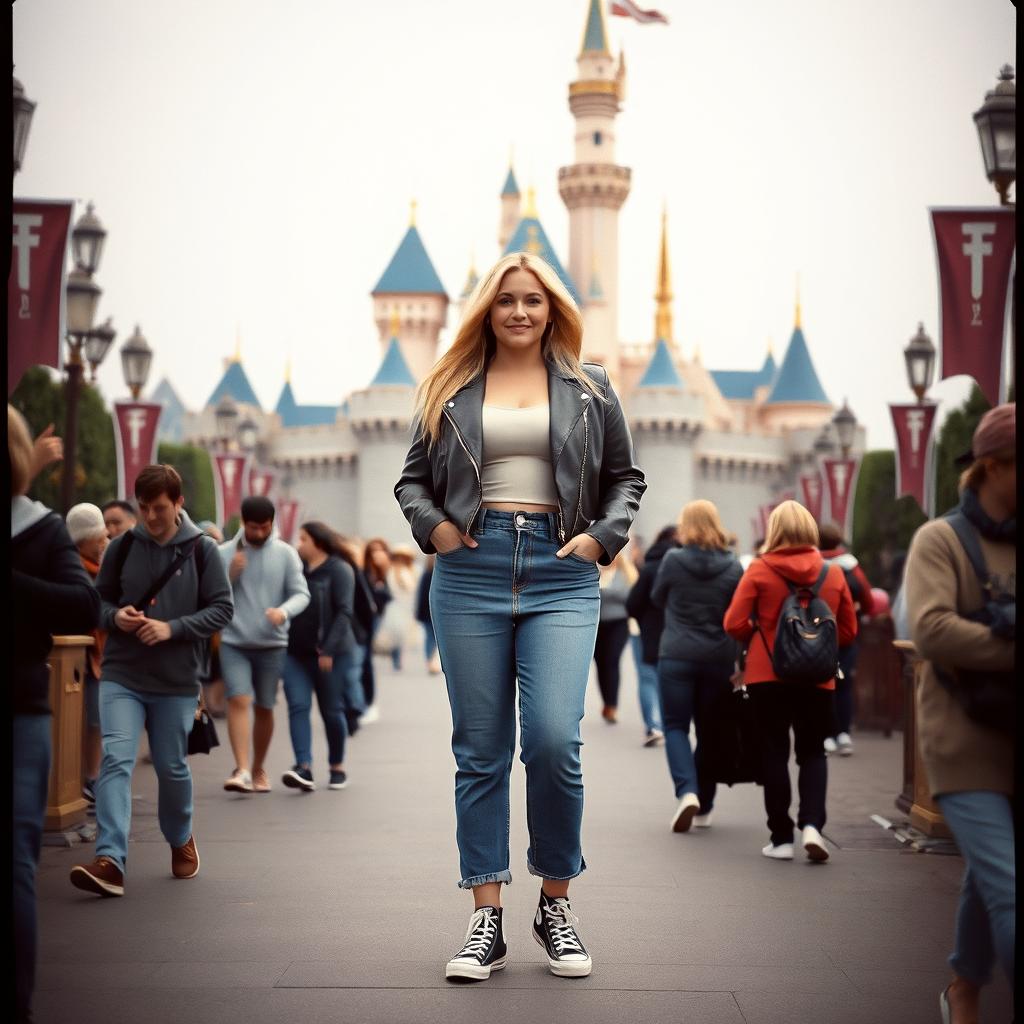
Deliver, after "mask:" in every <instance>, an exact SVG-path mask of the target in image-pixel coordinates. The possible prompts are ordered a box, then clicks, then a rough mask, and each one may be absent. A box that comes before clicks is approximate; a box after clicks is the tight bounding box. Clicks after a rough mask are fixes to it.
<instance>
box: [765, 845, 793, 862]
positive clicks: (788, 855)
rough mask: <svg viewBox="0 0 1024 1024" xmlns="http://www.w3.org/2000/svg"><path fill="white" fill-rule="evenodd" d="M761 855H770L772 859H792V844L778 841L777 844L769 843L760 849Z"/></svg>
mask: <svg viewBox="0 0 1024 1024" xmlns="http://www.w3.org/2000/svg"><path fill="white" fill-rule="evenodd" d="M761 856H762V857H770V858H771V859H772V860H792V859H793V844H792V843H780V844H779V845H778V846H772V844H771V843H769V844H768V845H767V846H765V847H764V848H763V849H762V850H761Z"/></svg>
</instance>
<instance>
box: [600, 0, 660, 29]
mask: <svg viewBox="0 0 1024 1024" xmlns="http://www.w3.org/2000/svg"><path fill="white" fill-rule="evenodd" d="M608 9H609V10H610V11H611V12H612V14H617V15H618V16H619V17H620V18H632V19H633V20H634V21H639V22H640V24H641V25H646V24H648V23H649V22H652V21H660V22H661V23H662V24H663V25H667V24H668V18H666V17H665V15H664V14H662V13H661V11H655V10H653V9H652V10H646V11H645V10H644V9H643V8H642V7H637V5H636V4H635V3H633V0H611V3H610V4H609V5H608Z"/></svg>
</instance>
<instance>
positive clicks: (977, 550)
mask: <svg viewBox="0 0 1024 1024" xmlns="http://www.w3.org/2000/svg"><path fill="white" fill-rule="evenodd" d="M946 522H948V523H949V525H950V526H952V527H953V532H954V533H955V534H956V535H957V539H958V540H959V541H960V543H961V545H962V546H963V549H964V551H965V553H966V554H967V560H968V561H969V562H970V563H971V568H972V569H973V570H974V572H975V575H976V576H977V577H978V581H979V582H980V583H981V589H982V590H984V591H986V592H987V591H990V590H991V589H992V584H991V581H990V580H989V572H988V566H987V565H986V564H985V556H984V555H983V554H982V552H981V542H980V541H979V540H978V533H977V531H976V530H975V528H974V526H973V525H972V524H971V522H970V521H969V520H968V518H967V516H965V515H964V514H963V513H962V512H960V511H953V512H951V513H950V514H949V515H948V516H946Z"/></svg>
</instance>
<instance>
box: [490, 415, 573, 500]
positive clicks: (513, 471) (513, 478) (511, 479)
mask: <svg viewBox="0 0 1024 1024" xmlns="http://www.w3.org/2000/svg"><path fill="white" fill-rule="evenodd" d="M549 416H550V413H549V410H548V406H547V405H546V404H545V405H531V406H528V407H527V408H525V409H503V408H501V407H500V406H495V405H485V406H484V407H483V429H484V460H483V466H482V467H481V473H480V483H481V485H482V487H483V500H484V501H485V502H487V501H502V502H512V503H515V504H520V503H522V504H524V505H555V506H557V505H558V492H557V491H556V490H555V475H554V473H553V472H552V471H551V440H550V432H549Z"/></svg>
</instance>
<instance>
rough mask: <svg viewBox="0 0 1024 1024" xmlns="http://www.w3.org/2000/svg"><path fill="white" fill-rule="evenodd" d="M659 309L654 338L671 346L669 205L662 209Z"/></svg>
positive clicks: (656, 313) (673, 340)
mask: <svg viewBox="0 0 1024 1024" xmlns="http://www.w3.org/2000/svg"><path fill="white" fill-rule="evenodd" d="M654 300H655V302H656V303H657V311H656V312H655V314H654V340H655V341H658V339H659V338H664V339H665V341H666V342H667V343H668V345H669V347H670V348H673V347H675V339H674V338H673V337H672V272H671V270H670V269H669V264H668V206H667V204H666V206H665V207H664V208H663V209H662V211H661V252H660V254H659V258H658V290H657V291H656V292H655V293H654Z"/></svg>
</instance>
